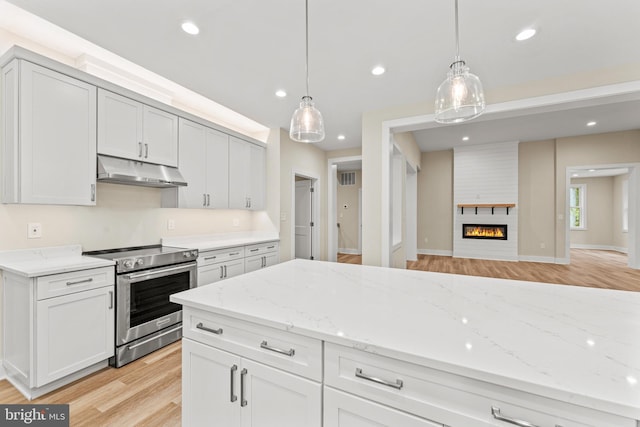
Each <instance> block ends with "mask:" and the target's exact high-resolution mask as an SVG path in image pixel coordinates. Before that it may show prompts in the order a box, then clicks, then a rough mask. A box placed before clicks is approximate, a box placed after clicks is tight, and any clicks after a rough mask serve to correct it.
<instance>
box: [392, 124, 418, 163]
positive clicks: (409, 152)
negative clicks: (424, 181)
mask: <svg viewBox="0 0 640 427" xmlns="http://www.w3.org/2000/svg"><path fill="white" fill-rule="evenodd" d="M393 140H394V142H395V143H396V145H397V146H398V148H399V149H400V152H401V153H402V155H403V156H404V157H405V159H406V160H407V163H409V164H410V165H411V167H412V168H413V169H414V170H419V169H420V161H421V153H420V147H418V144H417V143H416V140H415V138H414V137H413V133H412V132H400V133H396V134H394V135H393Z"/></svg>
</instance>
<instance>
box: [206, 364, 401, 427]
mask: <svg viewBox="0 0 640 427" xmlns="http://www.w3.org/2000/svg"><path fill="white" fill-rule="evenodd" d="M242 367H243V372H244V369H246V374H244V378H243V381H242V384H241V387H242V388H243V392H242V393H241V397H240V399H242V398H243V397H244V400H245V402H244V403H243V404H244V406H243V407H242V427H263V426H264V427H267V426H278V427H300V426H305V427H320V426H321V425H322V424H321V421H322V416H321V412H322V409H321V408H322V393H321V387H322V386H321V385H320V384H319V383H316V382H313V381H309V380H307V379H304V378H302V377H298V376H297V375H292V374H289V373H286V372H284V371H281V370H278V369H274V368H270V367H268V366H265V365H263V364H261V363H256V362H253V361H250V360H246V359H243V360H242ZM216 425H218V424H216ZM219 425H231V424H219ZM398 425H399V424H398Z"/></svg>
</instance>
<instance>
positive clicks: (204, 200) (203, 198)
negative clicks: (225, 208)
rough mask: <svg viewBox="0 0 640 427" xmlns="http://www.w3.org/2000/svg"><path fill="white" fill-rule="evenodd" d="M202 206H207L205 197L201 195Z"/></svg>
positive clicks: (204, 194) (203, 194)
mask: <svg viewBox="0 0 640 427" xmlns="http://www.w3.org/2000/svg"><path fill="white" fill-rule="evenodd" d="M202 206H207V195H206V193H202Z"/></svg>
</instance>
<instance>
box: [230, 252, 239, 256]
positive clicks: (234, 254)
mask: <svg viewBox="0 0 640 427" xmlns="http://www.w3.org/2000/svg"><path fill="white" fill-rule="evenodd" d="M236 255H240V252H233V253H230V254H229V256H236Z"/></svg>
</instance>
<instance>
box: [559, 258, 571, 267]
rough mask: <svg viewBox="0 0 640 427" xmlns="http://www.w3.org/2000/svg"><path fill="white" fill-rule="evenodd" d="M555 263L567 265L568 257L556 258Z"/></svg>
mask: <svg viewBox="0 0 640 427" xmlns="http://www.w3.org/2000/svg"><path fill="white" fill-rule="evenodd" d="M556 264H562V265H569V258H556Z"/></svg>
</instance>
